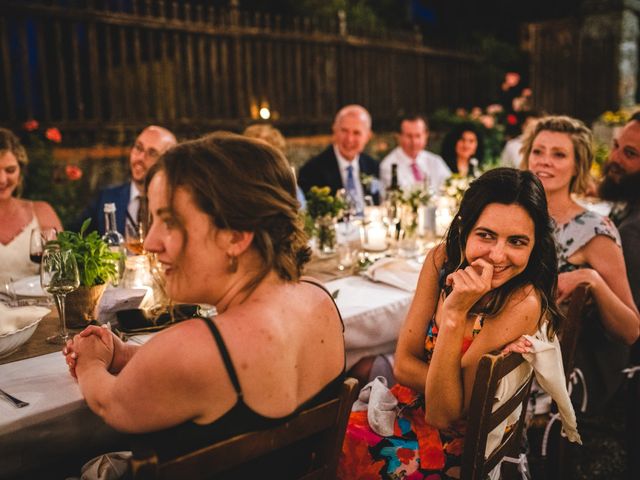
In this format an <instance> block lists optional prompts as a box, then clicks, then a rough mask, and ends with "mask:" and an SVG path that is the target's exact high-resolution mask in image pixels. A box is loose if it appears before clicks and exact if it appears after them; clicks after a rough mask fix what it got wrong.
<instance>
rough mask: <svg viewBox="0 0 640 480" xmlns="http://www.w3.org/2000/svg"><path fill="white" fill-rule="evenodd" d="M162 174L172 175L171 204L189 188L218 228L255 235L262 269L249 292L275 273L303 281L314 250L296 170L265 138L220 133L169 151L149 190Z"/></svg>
mask: <svg viewBox="0 0 640 480" xmlns="http://www.w3.org/2000/svg"><path fill="white" fill-rule="evenodd" d="M159 171H163V172H165V174H166V177H167V187H168V191H169V199H170V205H171V204H172V203H173V196H174V195H175V191H176V189H177V188H184V189H185V190H186V191H188V192H189V193H190V194H191V195H192V196H193V199H194V201H195V203H196V205H197V206H198V207H199V208H200V209H201V210H202V211H203V212H205V213H206V214H207V215H209V217H211V219H212V221H213V224H214V225H215V226H216V227H217V228H220V229H230V230H236V231H244V232H253V233H254V239H253V243H252V246H253V248H255V249H256V251H257V252H258V253H259V254H260V256H261V257H262V260H263V265H262V268H261V269H260V270H259V271H258V273H257V274H256V275H255V276H254V278H253V280H252V281H251V282H250V283H249V284H248V285H247V286H246V287H245V288H246V290H249V291H250V290H251V289H252V288H254V287H255V286H256V285H257V284H258V283H259V282H260V281H261V280H262V279H263V278H264V277H265V276H266V275H267V273H269V271H271V270H272V269H273V270H275V271H276V272H277V274H278V275H279V277H280V278H282V279H283V280H291V281H297V280H298V279H299V278H300V275H301V271H302V267H303V266H304V264H305V263H306V262H307V261H308V260H309V258H310V255H311V252H310V249H309V247H308V246H307V243H308V238H307V236H306V234H305V233H304V231H303V227H302V221H301V219H300V216H299V214H298V201H297V199H296V182H295V179H294V176H293V171H292V170H291V167H290V166H289V163H288V162H287V160H286V159H285V157H284V155H283V154H282V153H281V152H280V151H278V150H276V149H275V148H273V147H271V146H270V145H268V144H267V143H266V142H264V141H261V140H256V139H252V138H247V137H244V136H241V135H235V134H232V133H228V132H218V133H214V134H211V135H207V136H205V137H203V138H200V139H198V140H192V141H189V142H184V143H181V144H179V145H177V146H175V147H173V148H171V149H170V150H168V151H167V152H165V154H164V155H163V156H162V157H161V158H160V160H159V161H158V162H157V163H156V164H155V165H154V166H153V167H152V168H151V169H150V171H149V173H148V175H147V179H146V182H147V186H148V184H149V182H150V181H151V179H152V178H153V176H154V175H155V174H156V173H157V172H159ZM176 220H177V221H178V224H179V219H176ZM184 233H185V236H188V232H184Z"/></svg>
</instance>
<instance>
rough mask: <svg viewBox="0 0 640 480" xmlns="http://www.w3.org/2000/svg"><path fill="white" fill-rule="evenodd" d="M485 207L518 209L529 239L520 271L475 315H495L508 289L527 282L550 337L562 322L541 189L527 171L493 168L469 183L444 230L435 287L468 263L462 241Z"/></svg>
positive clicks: (517, 287) (502, 304) (550, 231)
mask: <svg viewBox="0 0 640 480" xmlns="http://www.w3.org/2000/svg"><path fill="white" fill-rule="evenodd" d="M491 203H500V204H503V205H519V206H520V207H522V208H524V209H525V210H526V212H527V213H528V214H529V216H530V217H531V220H533V224H534V228H535V240H534V245H533V250H532V251H531V256H530V257H529V262H528V263H527V266H526V268H525V269H524V271H522V272H521V273H520V274H518V275H516V276H515V277H513V278H511V279H510V280H509V281H507V282H506V283H505V284H504V285H501V286H500V287H498V288H496V289H495V290H493V291H491V292H490V294H489V295H490V298H489V301H488V302H487V303H486V304H485V305H484V306H483V307H482V309H481V312H478V313H483V314H485V315H487V316H493V315H496V314H498V313H499V312H500V311H501V310H502V308H503V307H504V306H505V304H506V302H507V300H508V299H509V296H510V295H511V294H512V293H513V292H514V291H516V290H517V289H519V288H521V287H523V286H525V285H527V284H531V285H533V287H534V288H535V289H536V290H537V291H538V292H539V294H540V297H541V300H542V315H541V317H540V320H542V318H544V316H545V314H546V316H547V319H548V320H549V329H548V332H549V335H553V334H554V332H557V331H558V328H559V323H560V321H561V318H562V314H561V313H560V311H559V310H558V307H557V305H556V303H555V297H556V295H555V294H556V283H557V277H558V261H557V259H556V247H555V242H554V239H553V229H552V226H551V221H550V217H549V213H548V210H547V200H546V197H545V194H544V188H543V187H542V184H541V183H540V181H539V180H538V178H537V177H536V176H535V175H534V174H533V173H531V172H529V171H521V170H515V169H513V168H496V169H494V170H489V171H488V172H487V173H485V174H483V175H482V176H481V177H479V178H478V179H477V180H475V181H473V182H471V185H470V186H469V189H468V190H467V191H466V192H465V194H464V197H463V198H462V203H461V204H460V209H459V210H458V213H457V214H456V216H455V218H454V220H453V222H452V223H451V226H450V227H449V231H448V232H447V236H446V247H445V248H446V253H447V258H446V261H445V263H444V272H443V273H444V274H443V275H442V279H441V285H440V286H441V288H444V279H446V278H447V275H449V274H450V273H452V272H454V271H456V270H458V269H460V268H465V267H466V266H467V265H468V263H467V260H466V258H465V256H464V251H465V247H466V244H467V239H468V238H469V234H470V233H471V230H472V229H473V227H474V225H475V224H476V222H477V221H478V218H479V217H480V215H481V214H482V212H483V211H484V209H485V208H486V207H487V205H489V204H491Z"/></svg>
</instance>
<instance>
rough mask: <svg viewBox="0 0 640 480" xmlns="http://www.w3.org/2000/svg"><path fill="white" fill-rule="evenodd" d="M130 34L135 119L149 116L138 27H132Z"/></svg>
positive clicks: (147, 85)
mask: <svg viewBox="0 0 640 480" xmlns="http://www.w3.org/2000/svg"><path fill="white" fill-rule="evenodd" d="M131 35H132V36H133V62H132V65H131V67H130V69H131V77H132V83H133V89H134V90H133V98H135V101H134V102H133V105H135V111H134V112H133V118H134V119H136V120H142V119H147V118H149V110H148V108H147V107H148V104H149V100H148V97H147V95H148V90H149V84H148V79H147V68H146V65H145V64H144V63H143V61H142V53H141V51H140V29H139V28H136V27H134V28H133V30H132V32H131Z"/></svg>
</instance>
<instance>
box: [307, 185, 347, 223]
mask: <svg viewBox="0 0 640 480" xmlns="http://www.w3.org/2000/svg"><path fill="white" fill-rule="evenodd" d="M344 207H345V204H344V202H343V201H342V200H341V199H340V198H336V197H334V196H333V195H331V189H330V188H329V187H315V186H314V187H311V190H309V192H308V193H307V214H308V215H309V217H311V218H312V219H316V218H320V217H324V216H329V217H331V218H334V217H338V216H339V215H341V214H342V211H343V210H344Z"/></svg>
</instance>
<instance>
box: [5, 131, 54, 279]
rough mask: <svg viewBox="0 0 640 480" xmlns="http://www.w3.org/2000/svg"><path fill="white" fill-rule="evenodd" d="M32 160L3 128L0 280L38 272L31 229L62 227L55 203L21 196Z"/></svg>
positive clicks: (16, 139)
mask: <svg viewBox="0 0 640 480" xmlns="http://www.w3.org/2000/svg"><path fill="white" fill-rule="evenodd" d="M28 162H29V159H28V158H27V152H26V151H25V149H24V147H23V146H22V145H21V144H20V140H18V138H17V137H16V136H15V135H14V134H13V133H12V132H11V131H9V130H6V129H4V128H0V265H1V266H2V268H1V269H0V282H3V281H9V279H10V278H13V279H17V278H21V277H26V276H29V275H35V274H36V273H37V272H38V265H37V264H35V263H32V262H31V261H30V260H29V240H30V236H31V230H33V229H38V228H39V229H41V230H44V229H49V228H55V229H56V230H58V231H59V230H62V224H61V223H60V219H59V218H58V215H56V212H55V211H54V210H53V208H51V205H49V204H48V203H47V202H32V201H29V200H25V199H22V198H20V193H21V191H22V184H23V182H24V175H25V170H26V166H27V163H28Z"/></svg>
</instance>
